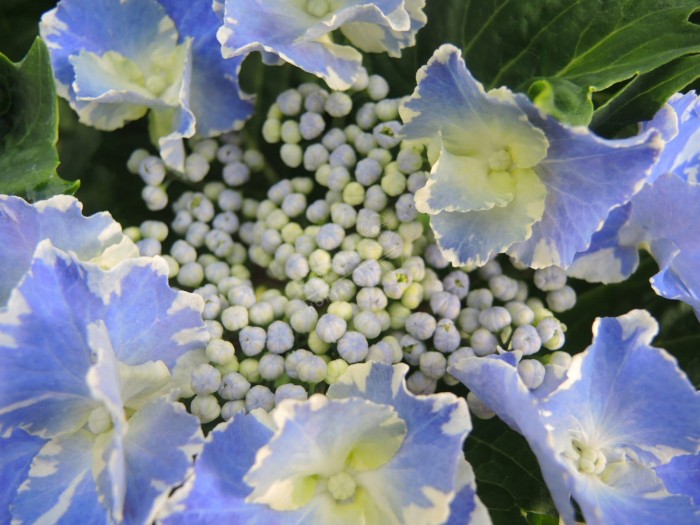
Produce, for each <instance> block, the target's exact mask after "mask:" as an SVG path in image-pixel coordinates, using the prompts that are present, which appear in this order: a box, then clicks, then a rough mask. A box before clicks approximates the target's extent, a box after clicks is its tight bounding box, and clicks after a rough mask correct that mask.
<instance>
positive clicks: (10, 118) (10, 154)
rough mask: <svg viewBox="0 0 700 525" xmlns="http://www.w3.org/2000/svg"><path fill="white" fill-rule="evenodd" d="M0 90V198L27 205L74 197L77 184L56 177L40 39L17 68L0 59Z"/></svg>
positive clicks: (50, 94)
mask: <svg viewBox="0 0 700 525" xmlns="http://www.w3.org/2000/svg"><path fill="white" fill-rule="evenodd" d="M0 89H2V95H0V193H6V194H14V195H22V196H23V197H25V198H27V199H28V200H32V201H35V200H40V199H42V198H47V197H50V196H51V195H55V194H57V193H74V192H75V191H76V190H77V189H78V186H79V182H77V181H76V182H71V181H65V180H63V179H61V178H59V177H58V175H57V174H56V167H57V166H58V153H57V152H56V141H57V140H58V110H57V100H56V88H55V86H54V79H53V72H52V69H51V61H50V58H49V52H48V49H47V48H46V44H44V42H43V41H42V40H41V39H39V38H37V39H36V40H35V41H34V45H33V46H32V47H31V49H30V50H29V53H27V56H26V57H25V58H24V60H22V61H21V62H19V63H17V64H13V63H12V62H11V61H10V60H9V59H8V58H7V57H5V56H4V55H2V54H0Z"/></svg>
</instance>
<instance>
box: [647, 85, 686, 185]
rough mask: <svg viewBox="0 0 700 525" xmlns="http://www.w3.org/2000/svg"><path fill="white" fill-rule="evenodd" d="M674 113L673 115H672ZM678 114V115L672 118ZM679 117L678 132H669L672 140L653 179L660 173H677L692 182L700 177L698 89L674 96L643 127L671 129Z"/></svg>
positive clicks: (669, 141)
mask: <svg viewBox="0 0 700 525" xmlns="http://www.w3.org/2000/svg"><path fill="white" fill-rule="evenodd" d="M669 113H671V115H669ZM672 117H675V118H672ZM672 120H676V121H677V134H675V135H673V136H671V134H670V131H669V132H666V133H667V135H669V136H668V138H666V137H664V139H665V140H667V141H668V143H667V144H666V147H665V148H664V151H663V153H662V155H661V158H660V159H659V162H658V163H657V164H656V166H654V171H653V173H652V176H651V177H650V180H649V182H654V181H655V180H656V178H657V177H658V176H660V175H664V174H666V173H675V174H676V175H678V176H680V177H682V178H683V179H685V180H687V181H690V182H699V181H700V98H698V96H697V95H696V94H695V92H694V91H691V92H689V93H685V94H681V93H678V94H676V95H674V96H672V97H671V98H670V99H669V101H668V105H667V106H666V107H665V108H664V109H662V110H661V111H659V112H658V113H657V114H656V115H655V116H654V118H653V119H652V120H651V121H649V122H646V123H644V126H643V129H661V130H665V129H669V128H671V121H672Z"/></svg>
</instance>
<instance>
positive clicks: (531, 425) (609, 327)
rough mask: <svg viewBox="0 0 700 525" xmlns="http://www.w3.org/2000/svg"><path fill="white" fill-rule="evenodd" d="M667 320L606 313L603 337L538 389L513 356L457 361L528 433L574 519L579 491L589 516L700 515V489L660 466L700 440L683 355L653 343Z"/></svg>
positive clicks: (468, 379) (648, 518)
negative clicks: (696, 498) (693, 496)
mask: <svg viewBox="0 0 700 525" xmlns="http://www.w3.org/2000/svg"><path fill="white" fill-rule="evenodd" d="M657 330H658V325H657V323H656V321H655V320H654V319H653V318H652V317H651V316H650V315H649V314H648V313H647V312H646V311H643V310H634V311H632V312H630V313H628V314H626V315H623V316H620V317H617V318H602V319H598V320H597V321H596V323H595V324H594V328H593V333H594V340H593V344H592V345H591V346H590V347H589V348H588V349H587V350H586V351H585V352H583V353H581V354H578V355H576V356H574V357H573V360H572V362H571V365H570V367H569V369H568V371H567V373H566V375H565V376H564V377H562V378H561V380H560V381H559V384H558V385H553V384H551V383H550V384H549V385H546V386H543V387H541V388H540V389H536V390H534V391H532V390H528V388H527V386H525V385H524V384H523V382H522V380H521V379H520V376H519V374H518V371H517V368H516V366H515V363H513V359H512V356H499V357H495V358H486V359H483V358H482V359H477V358H466V359H462V360H459V361H458V362H456V363H454V364H453V365H452V366H450V367H449V369H448V372H449V373H450V374H452V375H453V376H454V377H456V378H457V379H459V380H460V381H462V382H463V383H464V384H465V385H466V386H467V387H468V388H469V389H470V390H471V391H472V392H474V393H475V394H476V395H477V396H478V397H479V398H480V399H481V400H482V401H483V402H484V403H485V404H486V405H487V406H488V407H489V408H491V409H492V410H493V411H494V412H495V413H496V414H497V415H498V416H499V417H500V418H502V419H503V420H504V421H505V422H506V423H508V424H509V425H510V426H511V427H512V428H513V429H515V430H517V431H518V432H520V433H521V434H523V436H525V438H526V439H527V441H528V443H529V444H530V447H531V448H532V450H533V451H534V453H535V455H536V456H537V458H538V460H539V463H540V467H541V469H542V474H543V476H544V479H545V481H546V482H547V485H548V487H549V489H550V491H551V493H552V497H553V500H554V502H555V504H556V506H557V508H558V510H559V512H560V514H561V516H562V517H563V519H564V522H565V523H567V524H573V523H574V522H575V519H574V510H573V507H572V505H571V503H570V500H571V498H573V499H574V500H575V502H576V503H577V504H578V506H579V508H580V509H581V512H582V513H583V516H584V518H585V521H586V523H589V524H601V525H602V524H606V525H617V524H620V525H622V524H626V523H660V524H661V523H664V524H666V523H667V524H669V525H670V524H678V523H684V524H686V523H687V524H690V523H697V521H698V519H699V518H700V508H698V507H697V506H694V505H693V504H692V502H691V500H690V498H689V497H687V495H688V494H690V493H691V492H692V491H693V490H694V489H693V488H692V487H687V488H685V490H683V489H681V488H679V486H678V485H679V484H678V483H676V485H675V486H668V487H667V486H665V485H664V482H663V480H662V478H660V477H659V475H658V474H657V473H656V472H655V470H654V469H655V468H659V467H661V466H663V465H668V464H670V463H669V462H670V461H671V460H673V459H674V458H676V457H684V456H685V455H688V454H696V453H697V452H698V448H699V447H700V393H698V392H697V391H696V390H695V388H694V387H693V386H692V384H691V383H690V381H689V380H688V378H687V377H686V376H685V375H684V374H683V372H682V371H681V370H680V369H679V368H678V364H677V362H676V361H675V359H674V358H673V357H671V356H670V355H669V354H668V353H666V352H665V351H664V350H661V349H658V348H654V347H651V346H650V343H651V339H652V338H653V337H654V335H655V334H656V332H657ZM650 371H653V373H650ZM681 414H682V416H680V415H681ZM679 479H682V478H679ZM686 479H691V480H692V476H686ZM672 493H674V494H672Z"/></svg>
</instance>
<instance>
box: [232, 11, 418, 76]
mask: <svg viewBox="0 0 700 525" xmlns="http://www.w3.org/2000/svg"><path fill="white" fill-rule="evenodd" d="M424 5H425V1H424V0H375V1H373V2H369V1H367V0H292V1H288V0H227V1H226V14H225V17H224V26H223V27H222V28H221V30H220V31H219V40H220V42H221V44H222V46H223V47H222V50H223V53H224V56H227V57H232V56H238V55H240V54H244V53H249V52H251V51H261V52H263V57H264V58H265V59H266V60H267V61H273V60H271V56H276V57H279V58H280V59H282V60H284V61H286V62H289V63H291V64H293V65H295V66H297V67H300V68H301V69H303V70H304V71H308V72H309V73H313V74H315V75H316V76H318V77H321V78H323V79H324V80H325V81H326V82H327V83H328V85H329V86H330V87H331V88H333V89H341V90H342V89H348V88H349V87H350V86H351V85H352V84H353V82H354V81H355V79H357V77H358V75H359V74H360V72H361V69H362V55H361V54H360V53H359V52H358V51H357V50H356V49H354V48H352V47H350V46H343V45H339V44H335V43H333V40H332V38H331V35H330V33H331V32H332V31H334V30H336V29H340V31H341V32H342V33H343V35H344V36H345V37H346V38H347V39H348V40H349V41H350V42H351V43H352V44H353V45H354V46H355V47H357V48H359V49H361V50H362V51H365V52H382V51H386V52H387V53H389V55H390V56H393V57H399V56H401V49H403V48H405V47H409V46H412V45H414V44H415V34H416V32H417V31H418V30H419V29H420V28H421V27H423V26H424V25H425V23H426V21H427V19H426V17H425V15H424V13H423V7H424Z"/></svg>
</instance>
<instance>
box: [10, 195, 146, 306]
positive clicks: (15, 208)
mask: <svg viewBox="0 0 700 525" xmlns="http://www.w3.org/2000/svg"><path fill="white" fill-rule="evenodd" d="M82 209H83V206H82V204H81V203H80V201H78V200H77V199H75V198H74V197H69V196H67V195H57V196H56V197H52V198H50V199H48V200H45V201H39V202H37V203H35V204H33V205H32V204H29V203H27V202H26V201H25V200H23V199H21V198H19V197H12V196H9V195H0V244H1V245H2V246H11V247H12V249H7V250H2V251H0V267H2V269H3V270H2V272H0V307H1V306H3V305H4V304H5V303H6V301H7V299H8V297H9V296H10V292H11V291H12V289H13V288H14V287H15V286H16V285H17V284H18V283H19V281H20V279H21V278H22V276H23V275H24V274H25V272H26V271H27V270H28V269H29V266H30V264H31V262H32V259H33V257H34V251H35V250H36V248H37V245H38V244H39V242H41V241H42V240H44V239H50V240H51V243H52V244H53V245H54V246H55V247H57V248H59V249H61V250H64V251H66V252H70V253H73V254H74V255H75V256H76V257H78V258H79V259H80V260H82V261H90V262H92V263H95V264H98V265H99V266H101V267H103V268H110V267H112V266H114V265H115V264H117V263H118V262H120V261H122V260H124V259H127V258H130V257H137V256H138V255H139V251H138V248H137V247H136V245H135V244H134V243H133V242H132V241H131V239H129V238H128V237H127V236H126V235H124V234H123V233H122V229H121V226H120V225H119V223H117V222H116V221H115V220H114V219H113V218H112V216H111V215H110V214H109V213H107V212H102V213H96V214H95V215H92V216H90V217H85V216H83V214H82Z"/></svg>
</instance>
